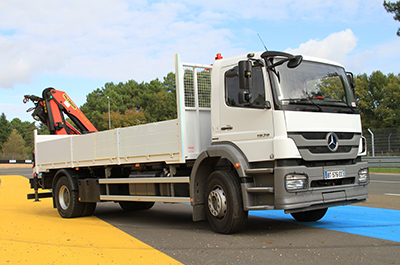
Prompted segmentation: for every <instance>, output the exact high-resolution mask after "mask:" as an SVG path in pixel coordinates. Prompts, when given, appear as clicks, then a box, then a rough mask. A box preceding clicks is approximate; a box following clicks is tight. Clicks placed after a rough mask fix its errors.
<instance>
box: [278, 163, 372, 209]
mask: <svg viewBox="0 0 400 265" xmlns="http://www.w3.org/2000/svg"><path fill="white" fill-rule="evenodd" d="M363 168H368V163H366V162H358V163H356V164H352V165H339V166H338V165H335V166H325V167H306V166H293V167H276V168H275V170H274V180H275V181H274V183H275V194H274V197H275V198H274V199H275V202H274V204H275V209H283V210H285V211H286V212H289V213H292V212H300V211H309V210H316V209H321V208H327V207H331V206H338V205H348V204H353V203H358V202H363V201H365V200H366V199H367V198H368V190H367V186H368V183H369V181H367V182H365V183H360V182H359V180H358V172H359V170H360V169H363ZM335 170H345V172H346V181H339V180H337V179H336V180H325V179H324V172H325V171H335ZM288 174H304V175H305V176H307V178H308V181H307V186H306V188H305V189H303V190H299V191H288V190H287V189H286V184H285V176H286V175H288Z"/></svg>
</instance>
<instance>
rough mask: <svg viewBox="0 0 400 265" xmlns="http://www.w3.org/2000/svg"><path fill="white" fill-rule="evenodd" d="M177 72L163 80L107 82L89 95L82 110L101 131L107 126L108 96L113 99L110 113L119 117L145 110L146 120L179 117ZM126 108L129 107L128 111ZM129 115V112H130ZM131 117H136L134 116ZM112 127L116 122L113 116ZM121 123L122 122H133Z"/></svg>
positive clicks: (120, 118) (119, 118)
mask: <svg viewBox="0 0 400 265" xmlns="http://www.w3.org/2000/svg"><path fill="white" fill-rule="evenodd" d="M175 90H176V88H175V74H173V73H169V74H168V75H167V76H166V77H164V79H163V81H160V80H159V79H155V80H152V81H150V82H146V83H144V82H142V83H138V82H136V81H134V80H129V81H127V82H126V83H122V82H121V83H118V84H114V83H112V82H111V83H106V84H105V85H104V87H103V88H101V89H99V88H98V89H96V90H95V91H93V92H91V93H90V94H89V95H88V96H87V97H86V103H85V104H83V106H82V107H81V110H82V112H83V113H84V114H85V115H86V116H87V118H88V119H89V120H90V121H91V122H92V123H93V125H94V126H95V127H96V128H97V129H98V130H99V131H101V130H106V129H108V99H107V96H108V97H109V99H110V112H111V113H113V112H114V114H113V116H115V118H117V119H118V120H123V118H122V117H121V116H118V115H117V114H116V113H119V114H120V115H125V114H132V113H134V110H136V112H137V113H139V112H141V111H143V113H144V115H145V117H146V122H155V121H162V120H169V119H174V118H176V116H177V114H176V92H175ZM127 110H129V111H128V112H127ZM128 116H129V115H128ZM130 117H131V118H133V119H135V117H133V116H132V115H131V116H130ZM111 120H112V122H111V123H112V126H113V127H114V126H115V127H119V126H116V124H118V123H119V122H120V121H118V123H114V121H113V117H112V118H111ZM133 123H135V121H132V122H128V123H126V122H122V123H121V124H133Z"/></svg>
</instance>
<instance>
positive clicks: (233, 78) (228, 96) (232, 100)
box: [225, 66, 265, 108]
mask: <svg viewBox="0 0 400 265" xmlns="http://www.w3.org/2000/svg"><path fill="white" fill-rule="evenodd" d="M238 71H239V69H238V67H237V66H235V67H234V68H232V69H230V70H228V71H226V72H225V102H226V104H227V105H228V106H231V107H247V108H249V107H263V106H264V103H265V87H264V78H263V74H262V69H261V66H255V67H253V72H252V77H253V87H252V89H251V91H250V93H251V94H252V97H251V99H250V102H249V103H244V104H239V92H240V88H239V77H238V74H237V73H238Z"/></svg>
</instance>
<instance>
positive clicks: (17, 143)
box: [2, 129, 27, 159]
mask: <svg viewBox="0 0 400 265" xmlns="http://www.w3.org/2000/svg"><path fill="white" fill-rule="evenodd" d="M2 153H3V155H4V156H5V157H7V156H8V158H10V159H25V158H26V157H27V156H26V155H27V148H26V146H25V141H24V139H22V137H21V135H20V134H19V133H18V131H17V130H16V129H13V130H12V132H11V134H10V136H9V137H8V139H7V141H5V142H4V144H3V148H2Z"/></svg>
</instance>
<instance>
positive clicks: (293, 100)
mask: <svg viewBox="0 0 400 265" xmlns="http://www.w3.org/2000/svg"><path fill="white" fill-rule="evenodd" d="M281 101H289V103H296V102H297V101H303V102H304V101H307V102H310V103H311V104H312V105H314V106H315V107H317V108H318V111H323V109H322V108H321V106H319V105H318V104H317V103H315V102H314V101H312V100H311V99H310V98H285V99H282V100H281Z"/></svg>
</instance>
